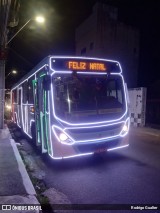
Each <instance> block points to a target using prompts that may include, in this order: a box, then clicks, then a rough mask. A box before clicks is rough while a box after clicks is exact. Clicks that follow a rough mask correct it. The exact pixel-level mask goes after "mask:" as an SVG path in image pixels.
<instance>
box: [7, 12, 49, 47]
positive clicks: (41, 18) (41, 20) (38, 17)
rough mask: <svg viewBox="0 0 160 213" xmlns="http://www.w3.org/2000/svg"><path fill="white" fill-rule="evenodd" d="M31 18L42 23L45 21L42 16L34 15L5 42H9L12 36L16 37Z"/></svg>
mask: <svg viewBox="0 0 160 213" xmlns="http://www.w3.org/2000/svg"><path fill="white" fill-rule="evenodd" d="M31 20H34V21H36V22H37V23H40V24H43V23H44V22H45V18H44V17H43V16H37V17H35V18H34V19H29V20H28V21H27V22H26V23H25V24H24V25H23V26H22V27H21V28H20V29H19V30H18V31H17V32H16V33H15V34H14V35H13V36H12V38H10V39H9V41H8V42H7V43H6V45H7V44H9V43H10V42H11V41H12V39H14V37H16V35H17V34H18V33H19V32H20V31H21V30H22V29H23V28H24V27H25V26H26V25H27V24H28V23H29V22H30V21H31Z"/></svg>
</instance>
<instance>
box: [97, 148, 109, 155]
mask: <svg viewBox="0 0 160 213" xmlns="http://www.w3.org/2000/svg"><path fill="white" fill-rule="evenodd" d="M106 151H107V149H106V148H100V149H97V150H96V151H95V153H97V154H98V153H101V152H106Z"/></svg>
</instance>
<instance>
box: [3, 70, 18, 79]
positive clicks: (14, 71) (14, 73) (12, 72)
mask: <svg viewBox="0 0 160 213" xmlns="http://www.w3.org/2000/svg"><path fill="white" fill-rule="evenodd" d="M10 74H13V75H16V74H17V70H12V71H11V72H9V73H8V75H7V76H6V77H5V79H6V78H7V77H8V76H9V75H10Z"/></svg>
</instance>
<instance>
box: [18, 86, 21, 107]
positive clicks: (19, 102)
mask: <svg viewBox="0 0 160 213" xmlns="http://www.w3.org/2000/svg"><path fill="white" fill-rule="evenodd" d="M21 93H22V90H21V89H19V92H18V105H21V96H22V95H21Z"/></svg>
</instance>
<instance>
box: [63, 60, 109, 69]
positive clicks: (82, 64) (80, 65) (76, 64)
mask: <svg viewBox="0 0 160 213" xmlns="http://www.w3.org/2000/svg"><path fill="white" fill-rule="evenodd" d="M67 68H68V69H69V70H93V71H94V70H96V71H97V70H99V71H106V70H107V67H106V64H105V63H100V62H86V61H68V62H67Z"/></svg>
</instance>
